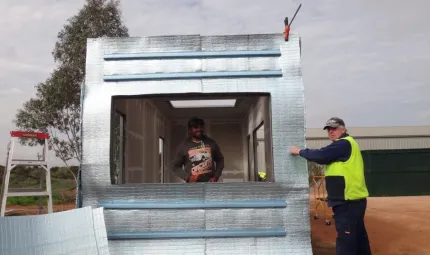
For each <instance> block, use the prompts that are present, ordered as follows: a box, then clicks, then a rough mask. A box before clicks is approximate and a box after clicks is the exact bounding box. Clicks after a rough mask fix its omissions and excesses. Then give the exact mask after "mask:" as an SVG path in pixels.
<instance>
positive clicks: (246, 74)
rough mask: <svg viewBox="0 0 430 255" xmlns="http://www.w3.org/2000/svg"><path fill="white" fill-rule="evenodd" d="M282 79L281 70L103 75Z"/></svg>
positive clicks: (136, 78)
mask: <svg viewBox="0 0 430 255" xmlns="http://www.w3.org/2000/svg"><path fill="white" fill-rule="evenodd" d="M253 77H282V71H281V70H264V71H231V72H192V73H191V72H190V73H185V72H184V73H148V74H124V75H105V76H104V80H105V81H145V80H166V79H204V78H253Z"/></svg>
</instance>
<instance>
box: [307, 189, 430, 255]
mask: <svg viewBox="0 0 430 255" xmlns="http://www.w3.org/2000/svg"><path fill="white" fill-rule="evenodd" d="M313 206H314V203H313V199H311V218H310V220H311V226H312V242H313V247H314V255H329V254H335V249H334V247H335V242H336V231H335V227H334V219H331V223H332V224H331V225H329V226H328V225H326V224H325V218H324V214H322V212H323V210H319V211H320V219H318V220H314V219H313V215H314V213H315V212H314V210H313V208H314V207H313ZM429 212H430V197H428V196H422V197H381V198H369V199H368V209H367V212H366V217H365V222H366V228H367V232H368V234H369V241H370V246H371V249H372V253H373V255H426V254H430V241H429V237H430V224H429V220H428V219H427V218H426V216H427V215H428V214H429ZM329 213H330V214H329V216H330V217H331V215H332V213H331V211H329Z"/></svg>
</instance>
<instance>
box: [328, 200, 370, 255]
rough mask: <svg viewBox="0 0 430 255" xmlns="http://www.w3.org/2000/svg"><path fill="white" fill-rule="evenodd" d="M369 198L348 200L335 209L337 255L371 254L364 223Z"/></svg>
mask: <svg viewBox="0 0 430 255" xmlns="http://www.w3.org/2000/svg"><path fill="white" fill-rule="evenodd" d="M366 207H367V200H366V199H363V200H359V201H353V202H346V203H343V204H339V205H335V206H334V207H333V208H332V209H333V213H334V219H335V224H336V231H337V239H336V255H371V254H372V253H371V251H370V246H369V238H368V236H367V231H366V227H365V225H364V215H365V212H366Z"/></svg>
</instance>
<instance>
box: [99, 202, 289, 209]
mask: <svg viewBox="0 0 430 255" xmlns="http://www.w3.org/2000/svg"><path fill="white" fill-rule="evenodd" d="M98 206H99V207H103V208H105V209H205V208H285V207H287V202H286V201H284V200H249V201H155V202H147V201H100V202H99V203H98Z"/></svg>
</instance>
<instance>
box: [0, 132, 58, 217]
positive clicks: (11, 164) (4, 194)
mask: <svg viewBox="0 0 430 255" xmlns="http://www.w3.org/2000/svg"><path fill="white" fill-rule="evenodd" d="M10 136H11V140H10V142H9V145H8V151H7V158H6V168H5V170H4V175H3V185H2V189H1V210H0V215H1V217H4V215H5V213H6V202H7V198H8V197H26V196H48V213H52V191H51V171H50V167H49V164H48V163H47V162H46V153H47V149H48V142H47V140H48V139H49V134H48V133H42V132H25V131H12V132H10ZM16 138H27V139H29V138H32V139H37V140H39V141H43V155H42V159H39V160H25V159H13V156H12V155H13V151H14V145H15V139H16ZM18 165H21V166H40V167H42V168H43V169H44V170H45V174H46V175H45V177H46V178H45V181H46V190H43V189H42V188H41V189H28V188H20V189H9V179H10V173H11V171H12V169H14V168H15V167H16V166H18ZM42 186H43V183H41V187H42Z"/></svg>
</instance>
